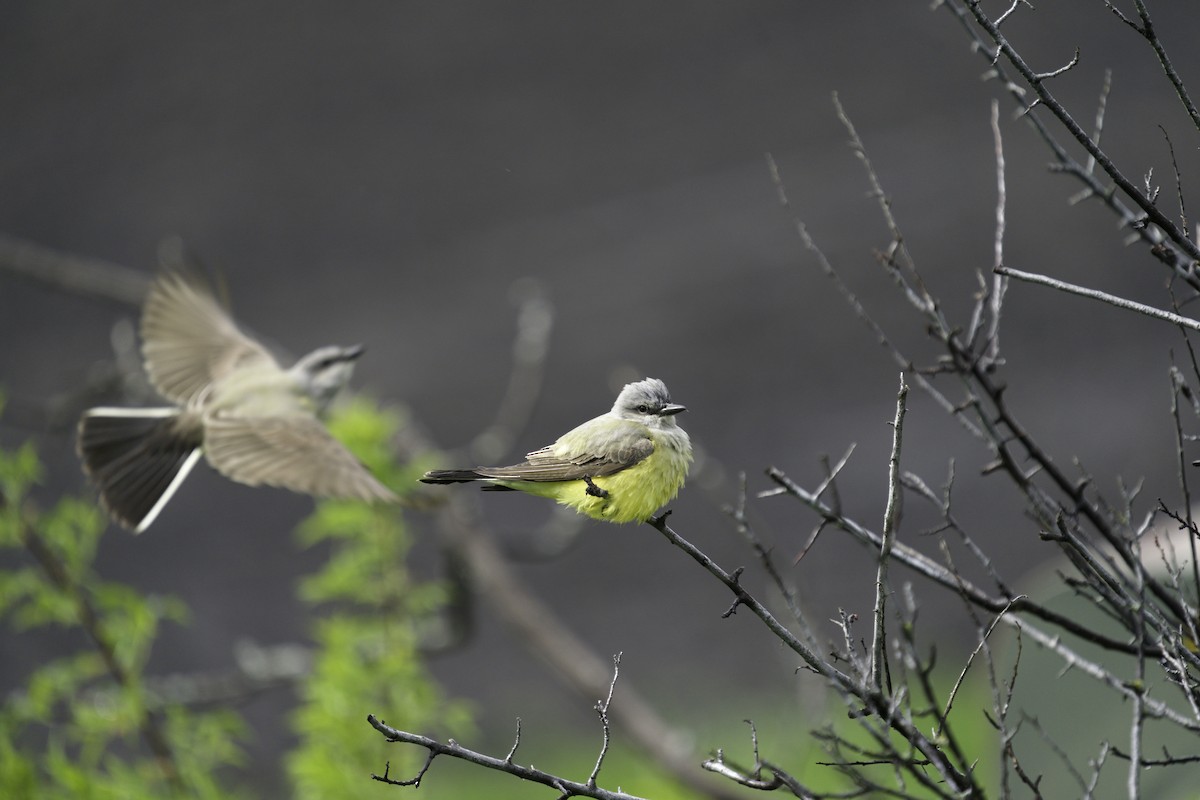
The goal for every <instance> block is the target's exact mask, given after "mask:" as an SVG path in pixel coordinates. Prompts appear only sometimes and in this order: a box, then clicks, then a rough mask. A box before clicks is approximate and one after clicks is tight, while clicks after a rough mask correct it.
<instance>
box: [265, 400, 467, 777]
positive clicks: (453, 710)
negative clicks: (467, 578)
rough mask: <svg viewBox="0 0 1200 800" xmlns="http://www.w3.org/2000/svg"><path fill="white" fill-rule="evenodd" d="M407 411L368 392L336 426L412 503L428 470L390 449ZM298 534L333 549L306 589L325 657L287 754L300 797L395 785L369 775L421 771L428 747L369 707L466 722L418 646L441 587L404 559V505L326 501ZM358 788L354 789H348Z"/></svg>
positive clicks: (430, 724) (451, 724)
mask: <svg viewBox="0 0 1200 800" xmlns="http://www.w3.org/2000/svg"><path fill="white" fill-rule="evenodd" d="M402 424H403V420H402V419H401V417H400V415H399V413H398V412H396V411H381V410H379V409H377V408H376V407H374V406H373V405H372V404H370V403H369V402H367V401H365V400H361V399H360V400H356V401H354V402H352V403H349V404H347V405H346V406H345V407H344V408H341V409H339V410H338V413H336V414H335V415H334V416H333V418H332V419H331V420H330V423H329V426H330V429H331V430H332V431H333V433H334V435H335V436H337V437H338V438H339V439H340V440H341V441H343V442H344V443H345V444H346V445H347V446H348V447H349V448H350V449H351V450H352V451H353V452H354V453H355V455H357V456H358V457H359V459H361V460H362V462H363V463H364V464H366V465H367V466H368V467H369V468H370V469H371V470H372V472H374V473H375V475H377V476H378V477H379V479H380V480H382V481H383V482H384V483H385V484H386V485H388V486H389V487H391V488H392V489H393V490H394V491H396V493H397V494H398V495H399V496H400V497H401V500H402V501H403V500H404V499H405V497H406V495H408V493H409V492H410V491H411V489H410V488H409V487H412V486H414V485H416V478H417V477H418V476H419V475H420V470H419V469H417V468H416V467H414V466H412V465H398V464H396V463H395V460H394V459H393V458H392V456H391V454H390V453H389V451H388V449H387V448H386V446H385V443H386V442H389V441H391V440H392V439H393V438H394V436H395V433H396V431H397V430H399V428H400V426H401V425H402ZM299 536H300V539H301V541H302V542H303V543H304V544H306V545H309V546H313V545H318V544H325V545H327V546H329V547H330V550H331V552H330V555H329V559H328V561H327V562H326V564H325V566H324V567H323V568H322V569H321V571H320V572H318V573H316V574H314V575H311V576H309V577H307V578H306V579H305V580H304V581H303V582H302V583H301V585H300V594H301V597H303V598H304V599H305V600H307V601H308V602H309V603H312V604H313V605H314V606H318V607H319V609H320V613H321V617H320V619H319V620H318V621H317V622H316V625H315V628H314V631H313V638H314V639H315V641H316V644H317V655H316V658H315V660H314V664H313V671H312V674H311V675H310V676H309V678H308V680H307V681H306V682H305V684H304V686H303V688H302V690H301V706H300V708H299V709H298V710H297V711H296V713H295V716H294V725H295V728H296V732H297V733H298V734H299V736H300V746H299V747H298V748H297V749H296V750H295V751H294V752H292V753H291V754H290V755H289V757H288V771H289V774H290V775H291V778H292V785H293V787H294V794H295V796H296V797H300V798H324V797H342V796H344V795H345V794H346V793H347V792H350V793H352V794H354V795H355V796H365V795H367V793H369V792H379V793H387V792H389V791H393V792H394V791H395V790H394V788H392V787H387V786H384V785H383V784H374V785H373V784H372V783H371V782H370V780H369V776H370V774H371V773H372V772H375V773H382V772H383V768H384V765H385V764H386V763H387V762H388V761H389V760H390V761H391V762H392V765H393V768H394V769H397V770H403V769H405V768H409V767H412V768H415V767H416V766H418V765H419V759H420V758H422V757H423V751H419V750H417V749H415V748H404V749H397V747H396V746H395V745H389V744H387V743H386V742H384V741H383V739H382V738H381V737H380V736H379V735H378V734H377V733H375V731H374V730H372V729H371V728H370V727H369V726H368V725H367V722H366V716H367V714H368V713H375V714H378V715H380V716H383V717H385V718H400V719H403V720H404V721H405V725H406V726H409V727H412V728H415V729H418V730H426V729H439V728H441V729H450V730H452V731H453V730H460V729H462V728H463V727H465V725H466V724H467V717H466V714H465V712H464V710H463V708H462V707H461V705H459V704H454V703H449V704H448V703H447V702H446V700H445V699H444V698H443V697H442V696H441V694H440V692H439V691H438V689H437V688H436V687H435V686H434V685H433V683H432V682H431V681H430V680H429V678H428V676H427V675H426V673H425V670H424V666H423V665H422V663H421V659H420V654H419V652H418V647H419V644H420V643H419V637H418V634H417V630H418V623H419V621H420V619H421V617H422V615H424V614H427V613H429V611H430V610H432V609H433V608H435V607H437V605H439V604H440V602H441V599H442V591H441V589H440V587H438V586H435V585H431V584H418V583H414V582H413V580H412V578H411V576H409V574H408V571H407V569H406V567H405V556H406V555H407V553H408V550H409V547H410V544H411V543H410V539H409V536H408V531H407V529H406V528H405V525H404V520H403V518H402V516H401V514H400V513H399V511H398V510H397V509H396V508H395V507H387V506H369V505H366V504H363V503H353V502H343V501H332V500H329V501H323V502H321V503H319V504H318V506H317V508H316V510H315V511H314V512H313V514H312V516H311V517H309V518H308V519H307V520H306V521H305V522H304V523H303V524H302V525H301V527H300V530H299ZM351 787H353V788H351Z"/></svg>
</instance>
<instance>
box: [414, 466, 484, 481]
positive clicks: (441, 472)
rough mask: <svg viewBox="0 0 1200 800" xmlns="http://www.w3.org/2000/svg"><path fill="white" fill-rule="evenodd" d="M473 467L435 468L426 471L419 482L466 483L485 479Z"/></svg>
mask: <svg viewBox="0 0 1200 800" xmlns="http://www.w3.org/2000/svg"><path fill="white" fill-rule="evenodd" d="M486 478H487V476H486V475H480V474H479V473H478V472H476V471H475V470H473V469H435V470H430V471H429V472H426V473H425V475H424V476H422V478H421V483H467V482H468V481H478V480H483V479H486Z"/></svg>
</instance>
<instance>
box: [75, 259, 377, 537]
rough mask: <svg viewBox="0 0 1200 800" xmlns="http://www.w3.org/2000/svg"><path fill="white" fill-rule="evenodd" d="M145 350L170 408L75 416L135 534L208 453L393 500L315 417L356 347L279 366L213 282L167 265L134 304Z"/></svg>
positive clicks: (332, 493)
mask: <svg viewBox="0 0 1200 800" xmlns="http://www.w3.org/2000/svg"><path fill="white" fill-rule="evenodd" d="M141 334H142V358H143V360H144V362H145V367H146V374H147V375H148V377H149V378H150V382H151V383H152V384H153V385H154V388H155V389H157V390H158V391H159V393H160V394H162V395H163V396H164V397H166V398H167V399H168V400H170V401H172V402H173V403H175V404H176V405H173V406H170V407H166V408H93V409H89V410H88V411H85V412H84V413H83V417H82V418H81V419H80V421H79V439H78V451H79V457H80V458H81V459H82V461H83V468H84V471H85V472H86V473H87V474H88V475H89V476H90V477H91V478H92V480H93V481H94V482H95V483H96V484H97V486H98V487H99V489H100V499H101V501H102V502H103V504H104V505H105V507H106V508H107V509H108V511H109V513H110V514H111V515H112V517H113V518H114V519H116V520H117V521H118V522H120V523H121V524H122V525H125V526H126V527H128V528H131V529H133V530H134V531H135V532H137V533H141V532H142V531H144V530H145V529H146V528H148V527H149V526H150V524H151V523H152V522H154V519H155V518H156V517H157V516H158V514H159V512H160V511H162V509H163V506H165V505H166V503H167V501H168V500H170V499H171V496H172V495H174V494H175V491H176V490H177V489H178V488H179V485H180V484H181V483H182V482H183V479H184V478H186V477H187V475H188V473H189V472H190V471H191V470H192V467H194V466H195V465H196V461H197V460H198V459H199V458H200V454H201V452H203V453H204V455H205V458H206V459H207V460H208V463H209V464H211V465H212V466H213V468H215V469H216V470H217V471H218V472H220V473H221V474H222V475H224V476H226V477H227V478H230V479H232V480H235V481H237V482H238V483H244V484H247V485H249V486H258V485H261V484H266V485H269V486H280V487H283V488H286V489H291V490H293V491H296V492H304V493H307V494H311V495H317V496H321V497H341V498H354V499H359V500H369V501H375V500H380V501H392V500H395V499H396V497H395V495H394V494H392V492H391V491H389V490H388V489H387V488H386V487H385V486H384V485H383V484H381V483H380V482H379V481H378V480H376V479H375V477H374V476H372V475H371V473H370V472H368V471H367V469H366V467H364V466H363V465H362V463H361V462H359V461H358V459H356V458H355V457H354V456H353V455H351V454H350V451H349V450H347V449H346V448H345V446H343V445H342V444H341V442H339V441H337V440H336V439H334V438H333V436H332V435H330V433H329V431H328V430H326V428H325V426H324V425H323V424H322V423H321V422H320V420H318V419H317V415H318V414H320V413H322V412H323V411H324V410H325V408H326V406H328V405H329V402H330V401H331V400H332V399H333V397H334V395H335V394H337V392H338V390H339V389H341V388H342V387H343V386H345V385H346V382H347V381H348V380H349V379H350V373H351V372H352V371H353V369H354V361H355V359H357V358H358V357H359V356H360V355H362V352H363V348H362V347H361V346H355V347H321V348H319V349H317V350H314V351H313V352H311V353H309V354H308V355H306V356H304V357H303V358H301V359H300V360H299V361H297V362H296V363H295V364H294V365H293V366H292V367H291V368H290V369H284V368H282V367H281V366H280V365H279V363H278V362H276V360H275V359H274V358H273V357H272V356H271V354H270V353H268V352H267V350H266V348H264V347H263V346H262V345H261V344H259V343H258V342H256V341H255V340H254V339H251V338H250V337H249V336H247V335H246V334H244V333H242V331H241V330H239V329H238V326H237V324H236V323H235V322H234V321H233V319H232V318H230V316H229V314H228V313H226V311H225V309H224V308H222V307H221V305H220V304H219V303H218V302H217V300H216V298H215V297H214V296H213V294H212V292H211V290H210V289H209V287H208V286H207V285H206V284H205V283H203V282H202V281H200V280H199V279H198V278H196V277H194V276H188V275H184V274H181V273H177V272H166V273H163V274H161V275H160V276H158V278H157V279H156V280H155V281H154V283H153V284H152V285H151V287H150V291H149V293H148V294H147V296H146V302H145V305H144V306H143V309H142V324H141Z"/></svg>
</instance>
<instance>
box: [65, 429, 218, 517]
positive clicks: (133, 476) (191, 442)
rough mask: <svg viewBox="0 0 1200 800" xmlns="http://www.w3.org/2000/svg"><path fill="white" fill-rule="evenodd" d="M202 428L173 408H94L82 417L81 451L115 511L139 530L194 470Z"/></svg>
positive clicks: (87, 469) (110, 509)
mask: <svg viewBox="0 0 1200 800" xmlns="http://www.w3.org/2000/svg"><path fill="white" fill-rule="evenodd" d="M202 437H203V431H202V429H201V428H200V427H199V426H198V425H192V426H189V425H187V424H184V423H183V421H182V420H181V418H180V416H179V414H178V412H176V410H175V409H153V408H151V409H126V408H93V409H91V410H89V411H86V412H84V415H83V417H82V418H81V419H80V420H79V441H78V451H79V457H80V459H82V461H83V469H84V471H85V472H86V473H87V474H88V476H89V477H90V478H91V479H92V480H93V481H94V482H95V484H96V486H97V487H98V488H99V489H100V500H101V502H102V503H103V504H104V507H105V508H106V509H108V512H109V513H110V514H111V515H112V517H113V518H114V519H115V520H117V522H119V523H121V524H122V525H124V526H125V527H127V528H130V529H132V530H133V531H135V532H136V533H141V532H142V531H143V530H145V529H146V528H147V527H149V525H150V523H151V522H153V521H154V518H155V517H157V516H158V512H159V511H161V510H162V507H163V506H164V505H165V504H166V502H167V500H169V499H170V498H171V495H173V494H174V493H175V490H176V489H177V488H178V487H179V484H180V483H181V482H182V481H183V479H184V478H185V477H186V476H187V474H188V473H189V472H190V471H191V469H192V467H193V466H194V465H195V463H196V459H197V458H198V457H199V455H200V450H199V448H200V444H201V442H202V441H203V438H202Z"/></svg>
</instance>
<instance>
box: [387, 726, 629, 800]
mask: <svg viewBox="0 0 1200 800" xmlns="http://www.w3.org/2000/svg"><path fill="white" fill-rule="evenodd" d="M367 722H369V723H370V724H371V727H373V728H374V729H375V730H377V731H379V732H380V733H381V734H383V735H384V737H386V738H387V740H388V741H389V742H403V743H405V744H415V745H418V746H420V747H424V748H425V749H426V750H428V751H429V758H428V759H427V760H426V762H425V765H424V767H422V769H421V771H420V772H419V773H418V775H417V776H416V778H412V779H410V780H407V781H398V780H395V779H393V778H389V777H388V774H387V772H386V771H385V772H384V774H383V775H371V777H372V778H373V779H374V780H377V781H379V782H381V783H389V784H394V785H412V786H415V785H418V784H419V782H420V779H421V778H422V777H423V776H424V775H425V772H426V771H427V770H428V769H429V765H430V764H431V763H432V762H433V759H434V757H436V756H441V755H445V756H450V757H451V758H458V759H461V760H463V761H467V762H469V763H471V764H475V765H477V766H480V767H486V768H487V769H494V770H496V771H498V772H506V773H508V774H509V775H515V776H516V777H518V778H521V779H522V780H527V781H532V782H533V783H540V784H541V785H543V786H549V787H550V788H551V789H555V790H556V791H558V792H561V793H562V794H563V795H564V796H567V797H572V796H579V797H592V798H595V800H642V799H641V798H639V797H637V796H636V795H632V794H626V793H625V792H613V791H609V790H608V789H601V788H600V787H598V786H590V785H588V784H587V783H579V782H578V781H570V780H567V779H565V778H560V777H559V776H557V775H552V774H551V773H549V772H545V771H543V770H540V769H536V768H534V767H531V766H530V767H526V766H523V765H521V764H516V763H513V762H512V761H511V760H508V759H504V758H496V757H495V756H489V755H486V754H484V753H479V752H476V751H474V750H470V749H468V748H466V747H463V746H462V745H460V744H459V743H458V742H456V741H454V740H453V739H449V740H447V741H446V742H440V741H438V740H437V739H432V738H430V737H428V736H421V735H420V734H416V733H409V732H408V731H402V730H399V729H398V728H393V727H392V726H390V725H388V724H387V723H385V722H383V721H382V720H380V719H378V718H377V717H376V716H375V715H374V714H368V715H367Z"/></svg>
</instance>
